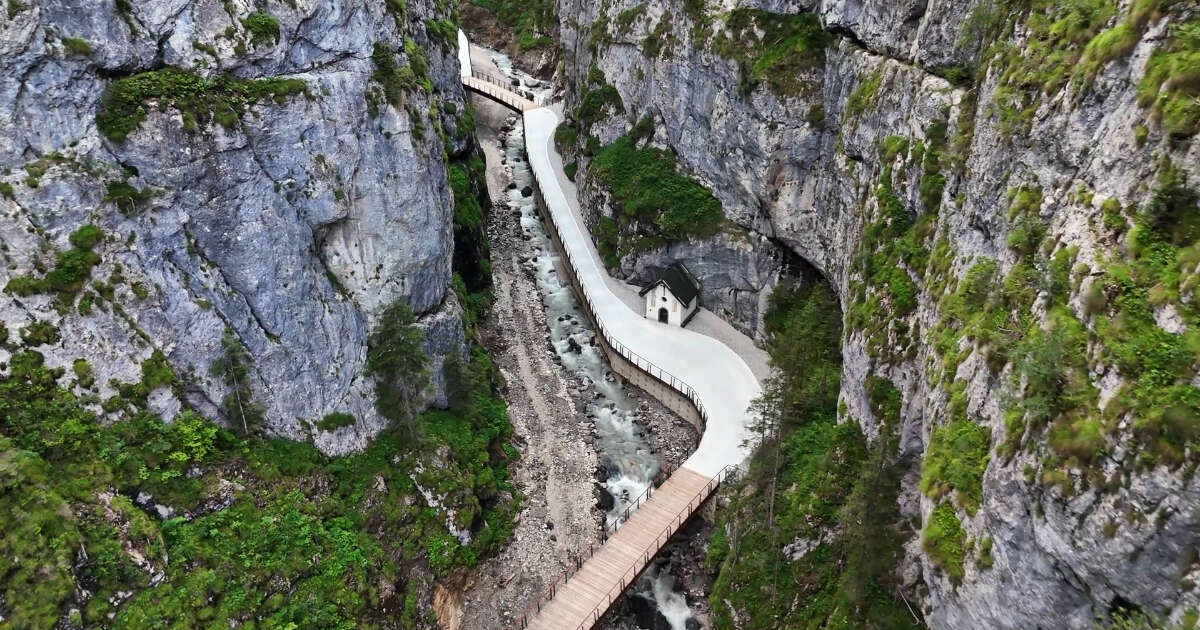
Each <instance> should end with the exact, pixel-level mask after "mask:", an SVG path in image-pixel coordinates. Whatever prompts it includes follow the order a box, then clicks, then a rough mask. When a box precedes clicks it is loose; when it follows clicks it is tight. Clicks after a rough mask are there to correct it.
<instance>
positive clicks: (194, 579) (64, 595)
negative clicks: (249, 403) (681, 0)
mask: <svg viewBox="0 0 1200 630" xmlns="http://www.w3.org/2000/svg"><path fill="white" fill-rule="evenodd" d="M148 363H150V362H148ZM160 363H162V365H163V366H165V361H160ZM84 366H85V367H86V363H85V364H84ZM167 369H168V377H167V378H166V381H164V378H163V377H162V376H156V375H158V374H159V373H160V372H162V370H161V367H153V366H152V367H148V368H145V369H144V371H146V372H147V374H148V377H147V378H149V379H150V381H151V385H161V384H163V383H164V382H169V381H171V380H173V379H174V375H173V373H170V372H169V368H167ZM76 371H77V372H78V371H80V370H79V369H78V368H77V370H76ZM62 372H63V370H61V369H59V368H55V369H51V368H48V367H46V366H45V365H44V364H43V361H42V357H41V355H39V354H38V353H36V352H31V351H24V352H17V353H16V354H14V355H13V357H12V359H11V361H10V372H9V374H8V375H7V376H4V377H3V378H0V482H2V485H3V490H2V491H0V508H2V509H3V510H4V513H5V514H7V515H9V517H10V518H9V524H10V525H11V527H7V528H6V529H5V531H4V532H3V534H0V584H2V585H3V589H4V592H3V598H4V601H5V602H7V603H6V606H5V615H6V619H5V622H7V623H8V624H11V625H12V627H20V628H49V627H52V626H54V625H55V624H56V623H57V624H60V625H61V624H63V623H66V620H68V619H71V620H72V621H71V625H72V626H81V625H82V626H86V627H139V628H167V627H189V628H199V627H218V626H220V627H227V626H228V625H229V624H230V623H237V624H238V625H240V626H241V627H269V628H284V627H322V628H356V627H370V626H375V625H378V624H383V625H388V626H399V627H404V628H408V627H415V626H416V625H417V623H418V622H419V621H424V619H423V617H424V616H425V615H427V614H428V613H427V612H426V609H425V607H424V605H423V604H422V600H421V598H422V597H425V596H427V594H428V590H429V589H430V588H431V585H430V584H429V583H428V577H427V575H428V573H427V572H428V571H430V570H432V572H433V573H435V574H437V575H444V574H446V573H447V572H450V571H452V570H454V569H455V568H456V567H461V566H468V565H472V564H474V563H476V562H477V561H478V559H479V558H480V557H481V556H483V555H486V554H488V553H492V552H494V551H495V550H496V549H497V548H498V547H499V545H500V544H502V543H503V541H505V540H506V539H507V538H508V537H509V536H510V535H511V527H512V518H513V516H514V514H515V509H516V508H517V504H516V503H515V502H514V501H513V499H512V495H513V494H515V490H514V488H513V487H512V486H511V484H510V483H509V481H508V471H507V463H508V459H507V458H508V456H507V455H506V453H508V452H510V449H508V448H505V442H506V440H507V438H508V436H509V432H510V429H509V427H508V420H507V415H506V413H505V410H504V404H503V402H502V401H500V399H499V398H497V397H496V395H495V394H494V393H493V391H492V388H491V385H490V373H491V365H490V362H489V361H488V360H487V358H486V356H482V355H476V357H474V358H473V359H472V360H471V361H470V362H468V363H464V364H463V366H462V369H461V370H460V372H461V376H460V377H459V380H460V382H461V383H462V384H463V386H462V387H461V388H460V389H459V392H460V394H459V395H458V396H456V399H455V410H454V411H436V412H430V413H427V414H424V415H422V416H420V417H418V418H417V420H416V422H415V427H416V431H415V434H412V435H410V434H401V433H397V432H395V431H392V432H387V433H384V434H383V435H381V436H380V437H379V438H378V439H377V440H376V441H375V442H374V444H372V446H370V447H369V448H368V449H367V450H366V451H364V452H362V453H360V454H357V455H351V456H346V457H336V458H331V457H326V456H323V455H321V454H320V453H318V452H317V451H316V450H315V449H314V448H313V447H312V446H310V445H308V444H304V443H297V442H289V441H285V440H268V439H260V438H252V439H247V438H243V437H240V436H238V435H235V434H234V433H231V432H229V431H227V430H225V429H222V428H220V427H219V426H217V425H215V424H213V423H211V422H209V421H208V420H206V419H203V418H201V417H199V416H198V415H196V414H195V413H193V412H191V411H184V412H182V413H181V414H180V415H179V416H178V417H177V418H175V420H174V421H173V422H172V423H171V424H165V423H163V422H162V421H161V420H159V419H158V418H156V417H154V416H153V415H151V414H149V413H147V412H146V411H144V410H143V409H136V410H131V411H130V412H128V413H127V414H126V418H125V419H124V420H122V421H120V422H116V423H113V424H110V425H107V426H105V425H101V424H100V423H99V422H98V420H97V418H96V416H95V415H94V414H93V412H92V411H91V410H90V408H89V406H90V405H92V404H94V403H95V402H96V401H95V400H93V399H89V398H86V397H85V398H80V397H77V396H75V395H73V394H71V393H70V392H69V391H67V390H66V389H63V388H62V387H60V386H59V385H58V384H57V382H56V379H58V378H59V377H60V376H61V375H62ZM343 415H344V414H343ZM328 419H329V418H328V417H327V420H328ZM435 452H438V453H443V454H442V455H436V456H432V457H433V458H434V459H433V460H432V461H431V459H430V458H431V456H430V455H429V454H430V453H435ZM417 484H420V486H421V487H423V488H426V489H428V490H429V491H431V492H433V493H434V494H436V495H439V496H440V495H445V496H446V499H445V501H444V502H445V503H446V505H447V506H448V507H449V508H450V509H452V510H454V511H453V516H454V522H455V524H456V526H457V527H460V528H462V529H464V530H469V531H471V532H472V539H471V541H470V542H469V543H466V544H463V543H460V542H459V541H458V540H457V539H456V538H455V537H454V536H452V535H450V533H449V532H448V531H447V528H446V517H445V516H444V515H443V513H442V512H441V511H440V510H438V509H435V508H433V507H431V506H429V505H427V504H426V502H425V500H424V499H423V497H422V496H421V493H420V492H419V491H418V488H417ZM141 493H146V494H148V495H149V496H151V497H152V499H151V501H152V502H154V503H158V504H163V505H165V506H169V508H170V509H171V510H173V514H167V515H166V516H160V514H159V513H158V512H157V511H156V509H155V508H154V507H153V505H149V504H147V505H146V506H145V507H139V506H137V505H135V504H134V502H133V501H132V500H131V499H133V498H135V497H138V496H139V495H140V494H141ZM138 501H141V499H138ZM75 611H77V612H75ZM385 621H386V623H385Z"/></svg>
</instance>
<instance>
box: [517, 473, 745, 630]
mask: <svg viewBox="0 0 1200 630" xmlns="http://www.w3.org/2000/svg"><path fill="white" fill-rule="evenodd" d="M735 468H736V467H735V466H733V465H729V466H726V467H724V468H722V469H721V470H720V471H719V472H717V474H716V475H713V477H712V478H711V479H709V480H708V483H706V484H704V487H703V488H701V489H699V490H697V491H696V493H695V494H694V495H692V498H691V499H689V500H688V504H687V507H686V508H685V509H683V510H682V511H680V512H679V514H676V515H675V517H674V518H672V519H671V522H669V523H667V525H666V526H665V527H663V529H662V531H661V532H659V534H658V535H657V536H655V537H654V541H653V542H652V543H651V544H650V546H648V547H647V548H646V549H645V550H644V551H643V552H642V555H641V557H640V558H639V559H638V561H637V562H635V563H634V564H633V565H632V566H630V567H629V568H628V569H626V570H625V573H623V574H622V575H621V578H620V579H619V580H618V581H617V584H615V585H613V586H612V587H611V588H610V589H608V592H607V593H605V594H604V597H603V599H602V600H601V601H600V602H599V603H597V604H596V606H595V607H594V608H593V609H592V610H591V611H590V612H588V614H587V618H588V620H587V621H586V622H584V623H582V624H580V625H579V626H578V628H577V629H576V630H588V628H591V627H592V626H593V625H594V624H595V623H596V622H598V621H600V618H601V617H603V616H604V613H605V612H607V611H608V609H609V608H611V607H612V605H613V602H615V601H617V600H618V599H620V598H621V594H622V593H624V592H625V589H627V588H629V586H630V585H632V584H633V582H634V581H635V580H637V578H638V576H640V575H641V574H642V572H643V571H645V570H646V568H647V567H649V566H650V561H651V560H653V559H654V558H655V557H656V556H657V555H658V552H659V551H661V550H662V548H663V547H664V546H666V544H667V542H669V541H670V540H671V537H672V536H674V535H675V534H676V533H677V532H678V531H679V529H680V528H682V527H683V524H684V523H686V522H687V521H688V519H690V518H691V517H692V515H693V514H695V512H696V510H698V509H700V506H702V505H704V502H705V501H708V499H709V498H710V497H712V495H713V493H714V492H716V490H717V487H718V486H720V485H721V482H722V481H724V480H725V479H726V478H727V477H728V476H729V474H730V473H731V472H733V471H734V469H735ZM647 490H649V489H648V488H647ZM647 498H649V495H647ZM603 546H604V543H601V544H599V545H597V544H596V543H592V544H590V545H588V550H587V553H586V554H584V555H581V556H579V557H577V558H575V560H574V562H573V564H572V566H571V567H570V568H568V569H567V570H566V571H564V572H563V573H562V575H560V576H559V577H558V578H556V579H555V580H554V581H553V582H552V583H551V584H550V586H549V587H548V588H547V589H546V590H545V591H544V592H543V593H542V595H541V596H540V597H538V599H537V600H536V601H534V602H532V603H530V604H529V606H528V607H527V608H526V609H525V612H523V613H522V614H521V616H520V617H518V618H517V622H516V625H515V626H514V628H515V629H516V630H524V629H525V628H527V627H528V626H529V622H531V621H533V618H534V617H536V616H537V614H538V613H539V612H541V611H542V608H544V607H545V606H546V604H548V603H549V602H550V600H552V599H554V596H555V595H557V594H558V591H559V589H561V588H562V587H563V586H565V585H566V584H567V581H568V580H570V579H571V577H573V576H574V575H575V574H576V573H578V572H579V570H580V569H581V568H583V565H584V563H585V562H587V561H588V560H590V559H591V558H592V556H594V555H596V550H597V549H599V548H601V547H603Z"/></svg>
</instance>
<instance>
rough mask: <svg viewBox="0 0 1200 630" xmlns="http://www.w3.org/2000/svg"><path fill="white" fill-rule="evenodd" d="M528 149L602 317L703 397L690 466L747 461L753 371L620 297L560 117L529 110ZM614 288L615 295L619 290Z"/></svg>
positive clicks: (708, 471) (720, 346) (712, 342)
mask: <svg viewBox="0 0 1200 630" xmlns="http://www.w3.org/2000/svg"><path fill="white" fill-rule="evenodd" d="M524 116H525V138H526V151H527V152H528V154H529V164H530V166H531V167H532V168H533V172H534V175H535V176H536V177H537V180H538V183H539V185H540V187H541V192H542V195H543V197H544V198H545V201H546V205H547V207H548V208H549V211H550V214H551V216H552V217H553V219H554V223H555V225H556V226H557V227H558V231H559V234H560V235H561V237H562V240H563V245H564V247H565V248H566V250H567V253H568V255H569V258H570V259H571V262H572V263H573V268H574V270H575V274H576V277H577V278H578V279H579V283H580V284H581V285H582V287H583V291H584V293H586V294H587V299H588V301H590V302H591V304H592V308H593V310H594V311H595V314H596V317H597V319H599V320H600V323H601V325H602V326H603V327H604V328H605V330H607V331H608V333H609V334H610V335H611V336H612V337H613V338H614V339H616V340H617V341H619V342H620V343H621V344H623V345H625V346H626V347H629V348H631V349H633V350H634V351H635V352H637V353H638V354H640V355H642V357H644V358H645V359H646V360H648V361H650V362H651V363H653V364H655V365H657V366H658V367H659V368H661V369H663V370H666V371H667V372H669V373H671V374H672V375H674V376H675V377H676V378H678V379H680V380H682V381H684V382H685V383H687V384H688V385H689V386H691V387H692V389H694V390H695V391H696V394H697V397H698V398H699V399H700V401H701V402H702V403H703V405H704V408H705V410H706V411H707V413H708V423H707V426H706V428H705V431H704V434H703V435H702V436H701V438H700V446H699V447H698V448H697V449H696V452H695V453H693V454H692V456H691V457H689V458H688V459H687V461H686V462H684V464H683V467H684V468H687V469H689V470H692V471H695V472H697V473H699V474H701V475H703V476H705V477H713V476H715V475H716V474H717V473H719V472H721V470H722V469H724V468H725V467H726V466H729V465H738V464H741V463H742V462H743V461H745V459H746V457H747V456H748V455H749V449H748V448H747V446H745V444H744V443H745V442H746V441H747V439H748V438H749V437H750V424H751V422H752V416H751V414H750V413H749V412H748V410H747V408H748V407H749V405H750V402H751V401H752V400H754V399H755V398H757V397H758V396H759V395H760V394H761V393H762V388H761V386H760V385H759V380H758V378H756V376H755V374H754V370H751V369H750V366H749V365H748V364H747V363H746V361H744V360H743V359H742V357H741V356H739V354H738V353H737V352H734V351H733V350H732V349H731V348H730V347H729V346H727V345H726V344H724V343H722V342H721V341H718V340H717V339H714V338H712V337H709V336H706V335H702V334H700V333H698V332H694V331H692V330H688V329H684V328H677V327H674V326H666V325H663V324H660V323H658V322H655V321H650V320H648V319H646V318H645V317H643V316H642V314H641V312H640V309H639V310H637V311H635V310H634V309H632V308H630V305H629V304H627V303H626V301H625V300H624V299H622V297H620V296H619V295H618V292H624V289H622V288H621V285H622V283H616V284H617V285H618V286H616V287H614V286H612V283H614V282H616V281H614V280H612V279H611V278H610V277H609V276H608V273H607V271H605V269H604V267H603V265H601V263H600V256H599V254H598V253H597V252H596V249H595V246H594V245H593V244H592V239H591V237H590V235H589V234H588V232H587V229H586V228H585V227H584V225H583V221H582V220H581V218H580V215H579V212H578V201H577V200H576V199H575V196H574V194H572V195H570V196H568V195H567V192H566V191H567V190H568V189H570V191H571V192H572V193H574V186H572V185H571V183H570V181H569V180H567V178H566V174H565V173H563V171H562V166H561V163H562V161H561V158H559V157H558V155H557V152H556V151H555V148H554V144H553V142H554V129H555V128H556V127H557V126H558V123H559V122H560V118H559V115H558V113H556V112H555V111H554V110H553V109H551V108H545V107H542V108H538V109H534V110H531V111H527V112H525V114H524ZM614 289H615V290H614Z"/></svg>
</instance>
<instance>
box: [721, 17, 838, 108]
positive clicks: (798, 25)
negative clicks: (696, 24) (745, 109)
mask: <svg viewBox="0 0 1200 630" xmlns="http://www.w3.org/2000/svg"><path fill="white" fill-rule="evenodd" d="M723 26H724V28H723V29H721V30H720V31H718V33H717V35H716V36H715V37H714V38H713V42H712V47H713V50H715V51H716V52H717V54H719V55H721V56H722V57H725V58H726V59H730V60H732V61H735V62H737V64H738V66H739V67H740V68H741V69H742V72H743V74H744V75H746V76H744V77H743V83H744V85H745V87H748V88H749V89H753V86H754V85H757V84H758V83H761V82H763V81H765V82H766V83H767V85H768V86H769V87H770V88H771V89H772V90H773V91H774V92H775V93H776V94H780V95H783V96H794V95H796V94H798V93H800V92H801V91H802V90H803V88H804V87H805V86H806V85H812V84H813V81H811V80H809V81H805V80H804V79H803V78H802V77H804V76H805V75H806V74H807V73H808V72H809V71H811V70H813V69H815V68H819V67H821V65H822V64H823V63H824V62H825V47H826V46H828V45H829V42H830V41H832V39H833V37H832V36H831V35H830V34H829V33H828V32H826V31H825V29H823V28H822V27H821V21H820V20H819V19H818V18H817V16H816V15H814V14H812V13H795V14H782V13H771V12H768V11H762V10H759V9H747V8H738V9H734V10H733V11H730V12H729V13H727V14H725V16H724V24H723ZM747 91H749V90H747Z"/></svg>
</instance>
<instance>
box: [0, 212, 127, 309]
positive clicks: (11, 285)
mask: <svg viewBox="0 0 1200 630" xmlns="http://www.w3.org/2000/svg"><path fill="white" fill-rule="evenodd" d="M103 238H104V232H103V231H102V230H101V229H100V228H99V227H97V226H95V225H92V224H90V223H89V224H87V225H84V226H82V227H80V228H79V229H77V230H75V231H74V232H72V233H71V235H70V237H69V240H70V241H71V244H72V245H74V247H72V248H71V249H69V250H66V251H63V252H59V253H58V256H57V258H56V260H55V264H54V268H53V269H51V270H50V271H49V272H47V273H46V275H44V276H42V277H40V278H37V277H33V276H16V277H14V278H12V279H11V280H9V281H8V284H6V285H5V287H4V290H5V292H7V293H11V294H13V295H17V296H21V297H25V296H30V295H34V294H38V293H56V294H58V297H59V301H60V302H61V303H63V305H66V304H67V303H69V302H72V301H73V300H74V298H75V294H76V293H78V292H79V291H80V289H82V288H83V285H84V284H85V283H86V282H87V281H88V279H89V278H91V276H92V268H93V267H95V266H96V265H98V264H99V263H100V256H99V255H98V254H96V253H95V252H93V251H92V247H94V246H96V245H97V244H99V243H100V242H101V241H102V240H103Z"/></svg>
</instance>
